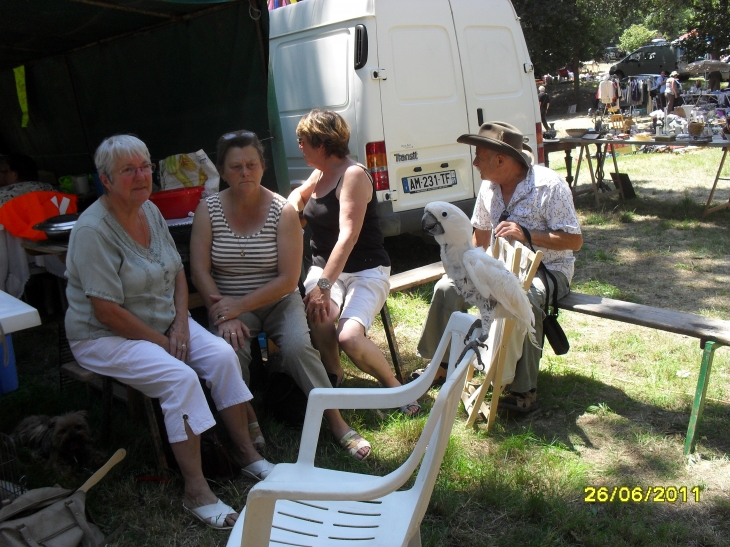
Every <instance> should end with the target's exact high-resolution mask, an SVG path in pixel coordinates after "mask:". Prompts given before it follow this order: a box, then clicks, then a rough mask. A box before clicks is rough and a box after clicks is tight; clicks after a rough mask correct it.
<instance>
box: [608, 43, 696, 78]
mask: <svg viewBox="0 0 730 547" xmlns="http://www.w3.org/2000/svg"><path fill="white" fill-rule="evenodd" d="M680 53H681V50H680V49H679V48H677V47H675V46H673V45H670V44H667V43H665V42H661V43H658V44H652V45H649V46H642V47H640V48H639V49H637V50H636V51H632V52H631V53H630V54H629V55H627V56H626V57H624V58H623V59H621V60H620V61H619V62H618V63H616V64H615V65H613V66H612V67H611V68H610V69H609V71H608V72H609V74H611V75H614V74H615V75H616V76H618V77H619V79H620V78H623V77H624V76H636V75H638V74H659V73H661V71H662V70H664V71H666V73H667V74H669V73H670V72H671V71H673V70H675V69H676V70H678V71H679V73H680V75H682V70H681V69H680V67H679V66H678V62H679V58H680Z"/></svg>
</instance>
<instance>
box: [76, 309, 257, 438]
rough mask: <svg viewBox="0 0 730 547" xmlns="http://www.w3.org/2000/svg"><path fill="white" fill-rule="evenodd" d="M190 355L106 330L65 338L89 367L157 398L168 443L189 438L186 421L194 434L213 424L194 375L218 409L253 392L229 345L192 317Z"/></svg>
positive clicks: (86, 367) (243, 400)
mask: <svg viewBox="0 0 730 547" xmlns="http://www.w3.org/2000/svg"><path fill="white" fill-rule="evenodd" d="M188 327H189V329H190V342H189V347H190V361H189V362H188V363H183V362H182V361H180V360H178V359H176V358H175V357H173V356H172V355H170V354H169V353H167V351H165V350H164V349H162V348H161V347H160V346H158V345H157V344H153V343H152V342H148V341H146V340H129V339H127V338H122V337H120V336H107V337H104V338H99V339H97V340H73V341H69V346H70V347H71V351H72V352H73V354H74V357H75V358H76V361H77V362H78V363H79V365H81V366H82V367H84V368H85V369H87V370H90V371H92V372H96V373H97V374H101V375H104V376H111V377H112V378H114V379H115V380H118V381H120V382H122V383H123V384H126V385H129V386H131V387H133V388H134V389H136V390H138V391H141V392H142V393H144V394H145V395H146V396H147V397H150V398H153V399H159V400H160V406H161V407H162V413H163V415H164V416H165V428H166V429H167V437H168V440H169V441H170V442H171V443H179V442H182V441H185V440H187V438H188V436H187V433H186V432H185V422H186V421H187V423H188V425H189V426H190V429H191V430H192V431H193V433H195V434H196V435H200V434H201V433H202V432H203V431H205V430H207V429H210V428H211V427H213V426H214V425H215V419H214V418H213V414H212V412H211V411H210V408H209V407H208V402H207V401H206V399H205V393H203V388H202V387H201V385H200V380H199V379H198V377H200V378H202V379H203V380H205V385H206V386H208V388H209V389H210V391H211V395H212V396H213V401H214V402H215V405H216V409H217V410H223V409H225V408H228V407H231V406H233V405H237V404H240V403H243V402H246V401H249V400H251V399H252V398H253V396H252V395H251V392H250V391H249V389H248V387H247V386H246V384H245V383H244V381H243V378H242V377H241V366H240V365H239V363H238V357H237V356H236V352H235V351H233V348H232V347H231V346H230V345H229V344H228V343H227V342H226V341H225V340H223V338H219V337H217V336H215V335H213V334H211V333H210V332H208V331H207V330H205V329H204V328H203V327H201V326H200V325H198V324H197V323H196V322H195V321H193V320H192V319H191V318H188Z"/></svg>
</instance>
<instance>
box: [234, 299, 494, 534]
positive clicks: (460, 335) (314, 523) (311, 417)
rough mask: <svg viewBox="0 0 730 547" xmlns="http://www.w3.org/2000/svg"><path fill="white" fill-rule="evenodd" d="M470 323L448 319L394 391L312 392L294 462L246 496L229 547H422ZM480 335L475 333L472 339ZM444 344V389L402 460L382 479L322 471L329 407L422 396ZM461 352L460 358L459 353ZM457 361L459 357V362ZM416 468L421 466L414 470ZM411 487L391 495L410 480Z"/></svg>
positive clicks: (392, 403)
mask: <svg viewBox="0 0 730 547" xmlns="http://www.w3.org/2000/svg"><path fill="white" fill-rule="evenodd" d="M475 319H476V318H475V317H474V316H472V315H468V314H465V313H458V312H457V313H454V314H453V315H452V316H451V319H450V320H449V323H448V325H447V327H446V332H445V333H444V335H443V337H442V338H441V342H440V343H439V346H438V348H437V349H436V354H435V355H434V357H433V359H432V360H431V363H430V364H429V366H428V367H427V368H426V371H425V372H424V374H422V375H421V376H420V377H419V378H418V379H417V380H415V381H413V382H411V383H410V384H407V385H404V386H400V387H397V388H378V389H373V388H365V389H362V388H359V389H358V388H341V389H319V388H318V389H314V390H312V391H311V392H310V394H309V402H308V405H307V415H306V418H305V420H304V429H303V430H302V441H301V445H300V448H299V456H298V458H297V461H296V463H294V464H278V465H277V466H276V467H275V468H274V470H273V471H272V472H271V474H270V475H269V476H268V477H267V478H266V479H265V480H264V481H262V482H260V483H258V484H257V485H255V486H254V487H253V488H252V489H251V491H250V492H249V494H248V499H247V501H246V507H245V508H244V509H243V510H242V511H241V516H240V517H239V518H238V520H237V521H236V525H235V526H234V528H233V530H232V532H231V535H230V537H229V539H228V544H227V545H228V547H241V546H245V547H262V546H268V545H308V546H320V545H328V546H331V545H350V544H356V545H357V546H358V547H375V546H378V547H382V546H390V545H392V546H403V547H405V546H408V547H419V546H420V545H421V535H420V524H421V520H422V519H423V516H424V514H425V513H426V509H427V507H428V502H429V499H430V498H431V493H432V491H433V487H434V483H435V482H436V476H437V475H438V471H439V467H440V466H441V461H442V460H443V456H444V452H445V451H446V446H447V444H448V441H449V436H450V434H451V428H452V426H453V423H454V418H455V416H456V411H457V408H458V404H459V393H460V392H461V387H462V386H463V385H464V378H465V376H466V371H467V369H468V367H469V363H470V362H471V360H472V359H473V358H474V356H475V349H474V348H473V347H465V339H466V338H467V335H468V333H469V332H470V331H471V330H472V326H473V324H474V322H475ZM479 334H481V330H480V329H474V332H473V335H474V336H478V335H479ZM449 342H451V354H450V358H449V360H448V362H449V367H448V371H447V379H446V383H445V384H444V385H443V386H442V387H441V390H440V391H439V394H438V396H437V397H436V400H435V401H434V404H433V407H432V408H431V412H430V414H429V417H428V420H427V421H426V424H425V426H424V428H423V431H422V433H421V436H420V438H419V439H418V442H417V443H416V445H415V447H414V449H413V452H412V453H411V455H410V456H409V457H408V459H407V460H406V461H405V462H404V463H403V464H402V465H401V466H400V467H399V468H398V469H396V470H395V471H393V472H391V473H389V474H388V475H385V476H384V477H379V476H374V475H365V474H360V473H349V472H344V471H334V470H330V469H322V468H318V467H315V466H314V456H315V452H316V448H317V441H318V439H319V432H320V427H321V423H322V413H323V412H324V410H326V409H329V408H397V407H399V406H402V405H404V404H406V403H408V402H409V401H413V400H415V399H417V398H418V397H420V396H421V395H423V394H424V393H426V392H427V391H428V390H429V388H430V387H431V382H432V381H433V378H434V377H435V375H436V372H437V371H438V369H439V364H440V363H441V361H442V360H444V359H443V357H444V355H445V353H446V346H447V345H448V343H449ZM462 351H463V355H461V354H462ZM459 357H461V358H459ZM419 464H420V467H419ZM417 468H418V474H417V475H416V479H415V481H414V483H413V486H412V487H410V488H409V489H407V490H398V489H399V488H401V487H402V486H403V485H404V484H405V483H406V482H407V481H408V480H409V479H410V477H411V476H412V475H413V473H414V472H415V471H416V469H417Z"/></svg>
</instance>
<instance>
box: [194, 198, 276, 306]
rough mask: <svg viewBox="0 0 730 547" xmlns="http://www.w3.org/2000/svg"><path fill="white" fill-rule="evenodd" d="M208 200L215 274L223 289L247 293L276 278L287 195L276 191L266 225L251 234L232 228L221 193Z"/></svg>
mask: <svg viewBox="0 0 730 547" xmlns="http://www.w3.org/2000/svg"><path fill="white" fill-rule="evenodd" d="M206 202H207V203H208V213H209V214H210V223H211V228H212V230H213V243H212V248H211V266H212V271H211V275H212V276H213V280H214V281H215V282H216V285H217V286H218V290H219V291H220V293H221V294H222V295H224V296H244V295H246V294H248V293H250V292H251V291H253V290H255V289H258V288H259V287H261V286H262V285H265V284H266V283H268V282H269V281H271V280H272V279H274V278H275V277H276V276H277V275H278V274H279V252H278V248H277V246H276V235H277V228H278V226H279V219H280V218H281V210H282V209H283V208H284V205H286V199H284V198H283V197H281V196H280V195H279V194H274V199H273V200H272V202H271V207H269V214H268V216H267V217H266V222H264V226H263V228H261V230H259V231H258V232H256V233H255V234H253V235H250V236H239V235H236V234H234V233H233V232H232V231H231V228H230V227H229V226H228V221H227V220H226V217H225V215H224V214H223V208H222V206H221V201H220V197H219V196H218V194H213V195H212V196H210V197H208V198H207V199H206ZM242 255H243V256H242Z"/></svg>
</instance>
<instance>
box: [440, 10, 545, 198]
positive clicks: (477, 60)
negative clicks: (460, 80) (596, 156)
mask: <svg viewBox="0 0 730 547" xmlns="http://www.w3.org/2000/svg"><path fill="white" fill-rule="evenodd" d="M450 3H451V11H452V13H453V18H454V26H455V29H456V36H457V40H458V44H459V53H460V56H461V67H462V73H463V75H464V88H465V91H466V93H465V95H466V106H467V117H468V120H469V131H468V132H469V133H477V132H478V131H479V125H480V124H479V121H480V119H481V120H482V121H484V122H488V121H502V122H506V123H509V124H512V125H514V126H515V127H517V128H518V129H519V130H520V131H521V132H522V134H523V135H524V136H525V137H526V138H527V144H528V145H529V146H530V148H532V150H533V152H534V153H535V155H536V156H537V152H538V150H537V133H536V124H537V123H539V122H540V110H539V106H538V102H537V93H536V90H535V80H534V74H533V71H532V64H531V62H530V56H529V53H528V51H527V45H526V44H525V38H524V35H523V34H522V29H521V27H520V23H519V19H518V18H517V14H516V13H515V11H514V8H513V7H512V3H511V2H509V0H450ZM480 114H481V115H480ZM470 148H471V150H470V152H471V153H472V154H473V152H474V149H473V148H472V147H470ZM535 163H537V157H536V160H535ZM480 184H481V180H480V176H479V173H478V171H477V170H476V168H475V169H474V190H475V192H478V191H479V186H480Z"/></svg>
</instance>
